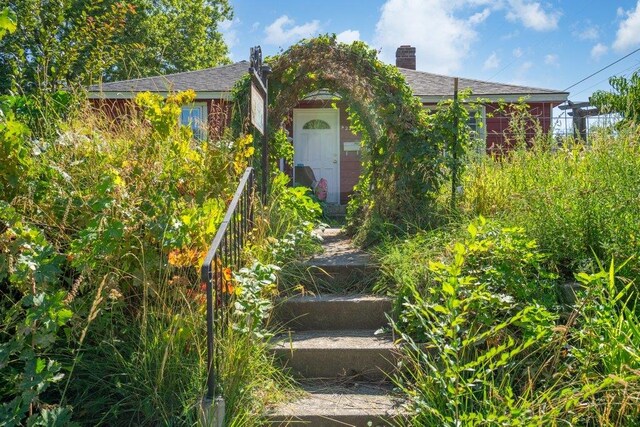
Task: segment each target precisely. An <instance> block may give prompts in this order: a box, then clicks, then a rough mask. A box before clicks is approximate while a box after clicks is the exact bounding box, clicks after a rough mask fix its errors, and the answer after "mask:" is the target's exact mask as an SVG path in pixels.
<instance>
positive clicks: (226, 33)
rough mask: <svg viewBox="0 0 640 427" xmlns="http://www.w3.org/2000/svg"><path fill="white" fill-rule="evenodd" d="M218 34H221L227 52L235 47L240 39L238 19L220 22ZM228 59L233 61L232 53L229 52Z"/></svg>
mask: <svg viewBox="0 0 640 427" xmlns="http://www.w3.org/2000/svg"><path fill="white" fill-rule="evenodd" d="M219 26H220V33H221V34H222V38H224V42H225V43H226V44H227V46H228V47H229V50H230V51H231V49H232V48H233V47H234V46H237V45H238V43H239V42H240V38H239V37H238V27H239V26H240V19H238V18H234V19H225V20H224V21H222V22H220V24H219ZM229 58H231V60H233V53H231V52H229Z"/></svg>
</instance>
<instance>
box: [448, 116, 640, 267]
mask: <svg viewBox="0 0 640 427" xmlns="http://www.w3.org/2000/svg"><path fill="white" fill-rule="evenodd" d="M638 137H639V135H638V132H637V130H633V129H631V128H627V129H624V130H622V131H621V132H620V133H619V134H612V133H610V132H608V131H606V130H602V131H600V132H592V133H591V140H590V145H589V146H585V145H581V144H574V143H572V142H571V141H566V145H564V146H561V147H558V148H557V150H549V149H548V147H546V148H545V147H541V146H534V147H533V148H532V149H527V150H525V149H520V150H515V151H513V152H511V153H509V154H508V155H506V156H505V157H503V158H486V159H485V160H484V161H481V162H478V163H475V164H473V165H472V166H471V167H470V168H469V169H468V171H467V173H466V174H465V176H464V200H463V202H462V205H461V210H462V211H463V212H464V213H466V214H467V215H469V216H475V215H483V216H485V217H498V218H501V221H503V222H504V223H505V224H508V225H513V226H518V227H525V228H526V229H527V233H528V235H529V236H530V237H531V238H533V239H535V240H536V241H537V242H538V244H539V245H540V248H541V250H542V251H544V252H545V253H547V254H549V258H550V260H551V261H553V262H554V263H555V264H556V265H557V267H558V268H559V270H560V272H561V274H563V275H564V276H565V277H566V278H570V277H571V273H572V271H576V270H586V271H589V270H597V265H596V264H597V263H596V262H595V258H594V255H595V256H596V257H598V258H600V259H610V258H612V257H613V258H616V259H627V258H629V257H631V256H635V255H636V254H637V253H638V252H639V249H640V244H639V243H638V242H639V240H638V236H640V203H638V194H640V152H639V151H638V149H639V148H638V147H639V145H638V143H637V141H638ZM626 269H627V271H626V272H625V274H626V275H627V276H629V277H638V274H640V268H639V267H638V263H637V259H636V260H632V261H631V262H629V263H628V264H627V265H626Z"/></svg>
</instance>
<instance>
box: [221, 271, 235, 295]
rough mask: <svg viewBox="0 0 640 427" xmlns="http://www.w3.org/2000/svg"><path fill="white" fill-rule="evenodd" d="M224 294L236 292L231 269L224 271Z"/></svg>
mask: <svg viewBox="0 0 640 427" xmlns="http://www.w3.org/2000/svg"><path fill="white" fill-rule="evenodd" d="M221 288H222V292H223V293H225V294H232V293H233V291H234V287H233V277H232V271H231V269H230V268H229V267H225V268H223V269H222V287H221Z"/></svg>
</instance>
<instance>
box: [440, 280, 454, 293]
mask: <svg viewBox="0 0 640 427" xmlns="http://www.w3.org/2000/svg"><path fill="white" fill-rule="evenodd" d="M442 292H444V293H445V294H447V295H453V294H454V293H455V290H454V288H453V286H452V285H451V284H450V283H448V282H442Z"/></svg>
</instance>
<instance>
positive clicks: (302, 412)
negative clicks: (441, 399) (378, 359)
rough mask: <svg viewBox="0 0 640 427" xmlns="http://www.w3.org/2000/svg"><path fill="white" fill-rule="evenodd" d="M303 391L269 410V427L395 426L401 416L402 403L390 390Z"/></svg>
mask: <svg viewBox="0 0 640 427" xmlns="http://www.w3.org/2000/svg"><path fill="white" fill-rule="evenodd" d="M303 389H304V390H305V394H304V395H303V396H302V397H301V398H299V399H296V400H295V401H292V402H287V403H285V404H282V405H279V406H277V407H275V408H272V409H271V411H270V412H269V413H268V414H267V422H268V423H269V425H272V426H276V425H277V426H288V425H308V426H313V427H334V426H341V427H344V426H357V427H360V426H363V427H364V426H374V427H377V426H388V425H390V424H391V423H392V422H393V421H395V422H396V423H395V425H398V424H397V423H398V422H399V421H401V418H402V417H404V415H405V411H404V410H403V408H402V407H401V404H402V403H403V402H402V400H401V399H399V398H398V397H396V396H394V395H393V394H392V390H391V387H390V386H381V385H369V384H355V385H353V386H351V387H342V386H338V385H316V386H306V387H304V388H303ZM369 423H371V424H369Z"/></svg>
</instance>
